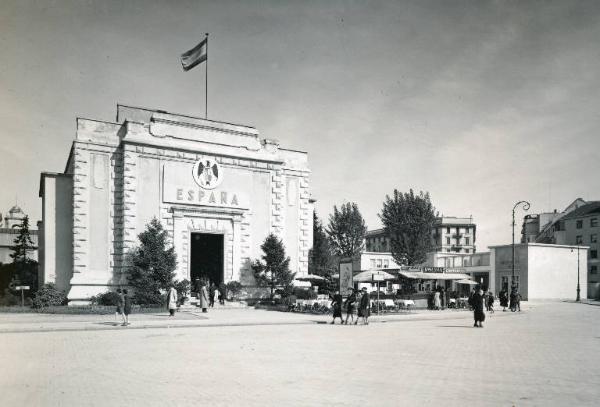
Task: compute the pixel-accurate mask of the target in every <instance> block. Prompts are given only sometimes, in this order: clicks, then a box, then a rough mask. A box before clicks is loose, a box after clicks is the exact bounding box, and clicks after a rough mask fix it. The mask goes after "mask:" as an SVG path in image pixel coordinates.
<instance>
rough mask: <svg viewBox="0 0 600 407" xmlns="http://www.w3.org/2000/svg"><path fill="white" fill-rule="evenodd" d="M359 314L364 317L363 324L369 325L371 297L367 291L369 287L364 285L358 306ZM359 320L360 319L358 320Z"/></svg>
mask: <svg viewBox="0 0 600 407" xmlns="http://www.w3.org/2000/svg"><path fill="white" fill-rule="evenodd" d="M358 313H359V316H362V318H363V324H364V325H369V314H370V313H371V297H370V296H369V293H368V292H367V287H363V289H362V295H361V296H360V305H359V307H358ZM356 322H358V319H357V320H356Z"/></svg>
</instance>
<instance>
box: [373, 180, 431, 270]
mask: <svg viewBox="0 0 600 407" xmlns="http://www.w3.org/2000/svg"><path fill="white" fill-rule="evenodd" d="M379 218H380V219H381V221H382V222H383V226H384V230H385V232H386V234H387V236H388V237H389V238H390V249H391V252H392V256H393V258H394V260H395V261H396V262H397V263H398V264H402V265H415V264H419V263H423V262H424V261H425V260H426V254H427V252H428V251H430V250H431V249H432V248H433V245H432V241H431V228H432V227H433V225H434V222H435V218H436V213H435V208H434V207H433V205H432V204H431V200H430V199H429V193H428V192H426V193H423V192H422V191H421V192H420V193H419V195H415V194H414V192H413V190H412V189H411V190H410V192H406V193H401V192H399V191H398V190H396V189H394V196H393V198H390V196H389V195H386V197H385V201H384V202H383V209H382V211H381V214H380V215H379Z"/></svg>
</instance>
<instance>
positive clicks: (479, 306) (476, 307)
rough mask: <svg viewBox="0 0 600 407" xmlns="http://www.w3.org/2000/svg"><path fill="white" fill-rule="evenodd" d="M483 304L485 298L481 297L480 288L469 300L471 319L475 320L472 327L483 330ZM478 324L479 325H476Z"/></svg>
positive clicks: (481, 291)
mask: <svg viewBox="0 0 600 407" xmlns="http://www.w3.org/2000/svg"><path fill="white" fill-rule="evenodd" d="M484 302H485V298H484V296H483V290H482V289H481V288H480V289H479V291H477V292H475V294H473V298H472V299H471V303H472V306H473V318H474V319H475V324H473V326H474V327H479V328H483V321H485V312H484V306H485V305H484ZM478 323H479V325H477V324H478Z"/></svg>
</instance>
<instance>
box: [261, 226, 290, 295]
mask: <svg viewBox="0 0 600 407" xmlns="http://www.w3.org/2000/svg"><path fill="white" fill-rule="evenodd" d="M260 248H261V249H262V251H263V253H264V254H263V255H262V257H261V258H262V260H263V261H260V260H258V259H257V260H255V261H254V262H253V263H252V266H251V267H252V271H253V273H254V279H255V280H256V284H257V285H258V286H260V287H271V298H273V291H274V290H275V287H276V286H283V288H284V289H285V290H286V291H287V290H289V289H290V287H291V286H292V281H293V280H294V277H295V276H296V273H292V272H291V271H290V258H289V257H287V256H286V255H285V247H284V245H283V242H282V241H281V239H279V238H278V237H277V236H275V235H274V234H273V233H271V234H270V235H269V236H267V238H266V239H265V241H264V242H263V244H262V245H261V246H260Z"/></svg>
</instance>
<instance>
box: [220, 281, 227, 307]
mask: <svg viewBox="0 0 600 407" xmlns="http://www.w3.org/2000/svg"><path fill="white" fill-rule="evenodd" d="M225 298H227V286H226V285H225V283H224V282H222V281H221V284H219V302H220V303H221V305H225Z"/></svg>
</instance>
